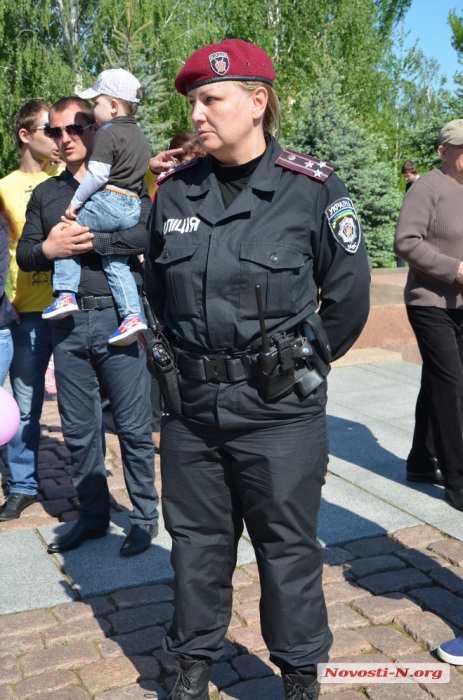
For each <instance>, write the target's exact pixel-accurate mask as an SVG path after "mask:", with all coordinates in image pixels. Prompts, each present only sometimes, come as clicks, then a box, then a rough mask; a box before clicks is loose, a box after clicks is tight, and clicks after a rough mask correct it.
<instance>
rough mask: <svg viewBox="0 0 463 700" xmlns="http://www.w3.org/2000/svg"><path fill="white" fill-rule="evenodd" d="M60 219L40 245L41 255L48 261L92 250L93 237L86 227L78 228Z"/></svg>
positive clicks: (66, 220)
mask: <svg viewBox="0 0 463 700" xmlns="http://www.w3.org/2000/svg"><path fill="white" fill-rule="evenodd" d="M62 219H63V221H62V222H61V223H60V224H56V226H53V228H52V229H51V231H50V233H49V234H48V238H47V239H46V240H45V241H44V242H43V244H42V253H43V254H44V255H45V257H46V258H48V259H49V260H55V259H56V258H69V257H71V255H79V254H80V253H88V251H89V250H93V243H92V239H93V238H94V235H93V233H90V231H89V229H88V226H79V225H78V224H76V223H75V222H72V221H70V220H69V219H66V218H65V217H62ZM70 224H72V225H70Z"/></svg>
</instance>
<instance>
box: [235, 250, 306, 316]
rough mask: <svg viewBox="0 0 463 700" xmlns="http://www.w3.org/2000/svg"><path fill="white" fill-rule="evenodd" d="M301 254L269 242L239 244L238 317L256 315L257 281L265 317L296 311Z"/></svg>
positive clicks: (299, 288)
mask: <svg viewBox="0 0 463 700" xmlns="http://www.w3.org/2000/svg"><path fill="white" fill-rule="evenodd" d="M304 265H305V260H304V256H303V254H302V253H301V252H300V251H298V250H295V249H294V248H287V247H284V246H280V245H273V244H272V243H265V244H259V245H252V244H242V245H241V248H240V319H255V318H258V314H257V304H256V292H255V288H256V284H258V285H260V287H261V292H262V302H263V305H264V313H265V317H266V318H279V317H280V316H287V315H288V314H295V313H296V304H297V300H298V298H299V297H300V296H301V293H302V291H303V289H302V284H303V274H302V268H303V267H304Z"/></svg>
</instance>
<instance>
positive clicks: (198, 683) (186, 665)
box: [171, 659, 211, 700]
mask: <svg viewBox="0 0 463 700" xmlns="http://www.w3.org/2000/svg"><path fill="white" fill-rule="evenodd" d="M177 667H178V668H177V679H176V681H175V685H174V689H173V691H172V695H171V700H209V693H208V686H209V676H210V673H211V667H210V664H208V662H207V661H185V660H184V659H177Z"/></svg>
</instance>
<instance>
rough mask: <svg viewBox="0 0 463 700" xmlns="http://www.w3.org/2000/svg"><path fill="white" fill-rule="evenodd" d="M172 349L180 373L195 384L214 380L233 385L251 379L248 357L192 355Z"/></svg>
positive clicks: (251, 372) (249, 359)
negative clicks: (194, 380)
mask: <svg viewBox="0 0 463 700" xmlns="http://www.w3.org/2000/svg"><path fill="white" fill-rule="evenodd" d="M172 349H173V351H174V354H175V357H176V360H177V366H178V368H179V370H180V372H181V373H182V374H186V375H187V376H188V377H191V379H196V381H197V382H210V381H211V380H214V379H215V381H216V382H222V383H224V384H235V383H236V382H242V381H243V379H251V378H252V377H253V371H252V366H251V357H250V355H240V356H239V357H233V356H231V355H226V354H224V355H214V356H207V355H193V354H191V353H188V352H185V351H184V350H180V349H179V348H172Z"/></svg>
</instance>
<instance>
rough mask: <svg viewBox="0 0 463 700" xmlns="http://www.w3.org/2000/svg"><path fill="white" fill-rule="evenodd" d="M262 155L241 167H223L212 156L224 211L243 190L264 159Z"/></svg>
mask: <svg viewBox="0 0 463 700" xmlns="http://www.w3.org/2000/svg"><path fill="white" fill-rule="evenodd" d="M264 153H265V151H264ZM264 153H261V155H260V156H257V158H254V160H250V161H249V162H248V163H243V165H223V164H222V163H220V162H219V161H218V160H217V159H216V158H214V156H212V163H213V166H214V172H215V176H216V178H217V181H218V183H219V187H220V191H221V193H222V199H223V205H224V207H225V209H228V207H229V206H230V204H232V203H233V202H234V201H235V199H236V198H237V197H238V195H239V193H240V192H241V191H242V190H244V188H245V187H246V185H247V183H248V181H249V178H250V177H251V175H252V174H253V172H254V170H255V169H256V168H257V166H258V165H259V163H260V161H261V160H262V158H263V157H264Z"/></svg>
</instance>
